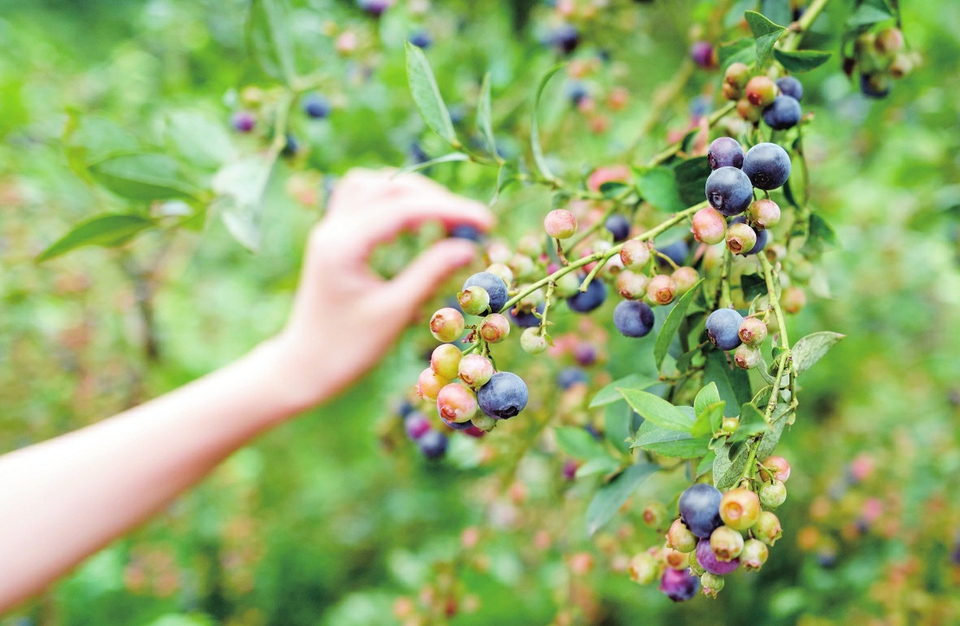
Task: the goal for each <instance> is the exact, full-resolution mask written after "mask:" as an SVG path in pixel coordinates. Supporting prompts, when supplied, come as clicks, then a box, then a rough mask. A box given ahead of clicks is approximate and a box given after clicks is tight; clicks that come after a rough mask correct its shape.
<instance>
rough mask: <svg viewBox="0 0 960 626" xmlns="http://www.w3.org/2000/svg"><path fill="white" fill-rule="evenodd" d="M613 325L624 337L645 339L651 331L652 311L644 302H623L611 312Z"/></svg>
mask: <svg viewBox="0 0 960 626" xmlns="http://www.w3.org/2000/svg"><path fill="white" fill-rule="evenodd" d="M613 325H614V326H616V327H617V330H619V331H620V334H622V335H623V336H624V337H645V336H647V335H648V334H649V333H650V331H651V330H653V309H651V308H650V305H649V304H647V303H646V302H641V301H639V300H624V301H623V302H621V303H620V304H618V305H617V308H615V309H614V310H613Z"/></svg>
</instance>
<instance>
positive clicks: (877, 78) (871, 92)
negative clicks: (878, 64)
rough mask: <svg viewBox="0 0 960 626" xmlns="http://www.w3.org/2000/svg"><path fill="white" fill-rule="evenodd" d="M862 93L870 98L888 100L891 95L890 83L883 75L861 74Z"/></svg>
mask: <svg viewBox="0 0 960 626" xmlns="http://www.w3.org/2000/svg"><path fill="white" fill-rule="evenodd" d="M860 93H862V94H863V95H865V96H867V97H868V98H886V97H887V95H889V93H890V82H889V81H888V80H887V77H886V76H885V75H883V74H875V75H870V74H860Z"/></svg>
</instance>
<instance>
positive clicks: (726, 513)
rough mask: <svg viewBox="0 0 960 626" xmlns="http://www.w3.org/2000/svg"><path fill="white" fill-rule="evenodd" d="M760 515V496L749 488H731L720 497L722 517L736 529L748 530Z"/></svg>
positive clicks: (725, 522)
mask: <svg viewBox="0 0 960 626" xmlns="http://www.w3.org/2000/svg"><path fill="white" fill-rule="evenodd" d="M759 517H760V498H758V497H757V494H755V493H754V492H752V491H750V490H749V489H744V488H742V487H738V488H737V489H731V490H730V491H728V492H726V493H725V494H723V497H722V498H720V519H722V520H723V523H724V524H726V525H727V526H729V527H730V528H732V529H734V530H747V529H748V528H750V527H751V526H753V525H754V524H755V523H756V522H757V519H758V518H759ZM711 537H712V536H711Z"/></svg>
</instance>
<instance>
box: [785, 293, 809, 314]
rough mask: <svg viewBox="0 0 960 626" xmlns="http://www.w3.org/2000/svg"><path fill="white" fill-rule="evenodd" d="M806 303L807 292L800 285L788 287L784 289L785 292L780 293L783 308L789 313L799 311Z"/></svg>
mask: <svg viewBox="0 0 960 626" xmlns="http://www.w3.org/2000/svg"><path fill="white" fill-rule="evenodd" d="M806 303H807V294H805V293H804V292H803V289H800V288H799V287H794V286H791V287H787V288H786V289H784V290H783V293H782V294H780V306H782V307H783V310H784V311H785V312H787V313H790V314H794V313H799V312H800V309H802V308H803V307H804V305H805V304H806Z"/></svg>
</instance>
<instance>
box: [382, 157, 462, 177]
mask: <svg viewBox="0 0 960 626" xmlns="http://www.w3.org/2000/svg"><path fill="white" fill-rule="evenodd" d="M469 160H470V157H469V156H467V155H466V154H464V153H462V152H451V153H450V154H445V155H443V156H440V157H437V158H435V159H430V160H429V161H424V162H423V163H414V164H413V165H408V166H406V167H401V168H400V169H399V170H397V173H396V174H395V176H399V175H400V174H409V173H410V172H419V171H420V170H425V169H427V168H428V167H432V166H434V165H438V164H440V163H451V162H454V161H469Z"/></svg>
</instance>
